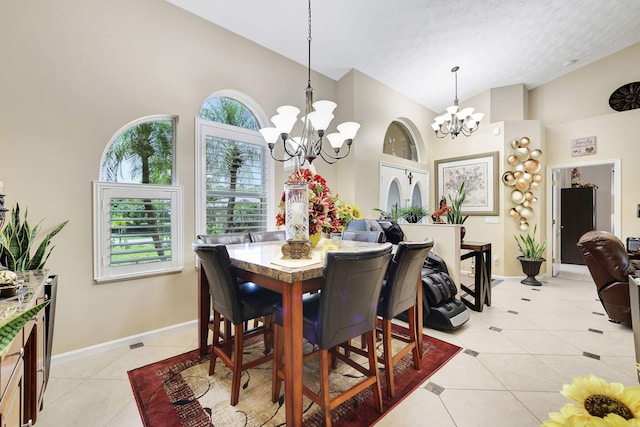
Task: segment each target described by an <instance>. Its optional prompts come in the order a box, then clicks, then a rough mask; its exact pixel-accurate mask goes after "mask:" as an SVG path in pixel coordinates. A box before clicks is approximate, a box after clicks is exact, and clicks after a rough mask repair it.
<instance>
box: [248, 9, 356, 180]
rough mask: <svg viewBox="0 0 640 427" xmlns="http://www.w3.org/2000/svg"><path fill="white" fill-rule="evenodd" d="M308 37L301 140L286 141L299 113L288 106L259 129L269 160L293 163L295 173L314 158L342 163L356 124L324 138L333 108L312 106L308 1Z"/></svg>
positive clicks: (344, 125) (320, 104)
mask: <svg viewBox="0 0 640 427" xmlns="http://www.w3.org/2000/svg"><path fill="white" fill-rule="evenodd" d="M308 22H309V35H308V37H307V42H308V44H309V56H308V58H309V63H308V74H307V88H306V89H305V91H304V93H305V100H306V102H305V110H304V115H303V116H302V117H301V118H300V120H301V121H302V124H303V125H302V136H298V137H290V134H291V130H292V129H293V126H294V125H295V124H296V122H297V120H298V114H299V113H300V109H299V108H296V107H294V106H291V105H283V106H281V107H278V108H277V109H276V111H277V112H278V114H276V115H275V116H273V117H272V118H271V122H272V123H273V124H274V125H275V127H266V128H262V129H260V133H261V134H262V137H263V138H264V140H265V141H266V142H267V145H268V147H269V151H270V153H271V157H272V158H273V159H274V160H276V161H278V162H285V161H287V160H291V159H293V160H294V161H295V164H296V169H299V168H300V167H301V166H303V165H304V164H305V163H308V164H309V165H310V164H311V163H312V162H313V160H314V159H315V158H316V157H321V158H322V160H324V161H325V162H327V163H330V164H331V163H335V162H336V161H338V160H340V159H343V158H345V157H347V156H348V155H349V153H350V152H351V144H352V143H353V138H355V136H356V133H357V132H358V129H359V128H360V124H359V123H356V122H344V123H341V124H339V125H338V126H336V129H337V130H338V132H335V133H330V134H328V135H325V132H326V130H327V128H328V127H329V123H331V120H333V117H334V115H333V110H334V109H335V108H336V107H337V105H336V103H335V102H332V101H317V102H313V88H312V87H311V0H309V21H308ZM325 136H326V139H328V140H329V144H330V145H331V147H332V148H333V153H332V152H330V151H327V150H325V149H324V147H323V145H322V144H323V138H324V137H325ZM278 138H281V141H282V147H283V150H284V154H283V158H281V159H279V158H276V157H275V156H274V154H273V149H274V148H275V146H276V142H277V141H278ZM344 144H346V146H347V151H346V153H344V154H340V149H341V148H342V146H343V145H344Z"/></svg>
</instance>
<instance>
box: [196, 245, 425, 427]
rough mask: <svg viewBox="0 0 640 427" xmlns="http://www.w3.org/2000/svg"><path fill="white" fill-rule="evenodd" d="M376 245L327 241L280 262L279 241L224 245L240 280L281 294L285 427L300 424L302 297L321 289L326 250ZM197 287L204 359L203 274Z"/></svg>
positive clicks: (207, 306) (206, 307) (206, 310)
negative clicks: (307, 255)
mask: <svg viewBox="0 0 640 427" xmlns="http://www.w3.org/2000/svg"><path fill="white" fill-rule="evenodd" d="M321 243H323V242H321ZM284 244H286V243H284ZM380 245H381V244H380V243H369V242H358V241H343V240H337V241H336V240H335V239H333V240H328V239H327V240H326V241H325V242H324V243H323V244H319V245H318V246H317V247H316V248H314V249H313V250H312V251H311V254H310V258H303V259H283V255H282V246H283V242H282V241H274V242H254V243H240V244H232V245H226V247H227V251H228V252H229V257H230V259H231V263H232V264H233V266H234V267H235V269H236V273H237V275H238V277H240V278H242V279H245V280H249V281H251V282H254V283H255V284H257V285H259V286H262V287H264V288H267V289H270V290H272V291H275V292H278V293H280V294H281V295H282V308H283V335H284V385H285V411H286V425H287V426H301V425H302V414H303V402H302V372H303V337H302V296H303V295H304V294H305V293H308V292H313V291H317V290H319V289H321V288H322V272H323V268H324V258H325V253H326V251H327V250H360V249H367V248H371V247H375V246H380ZM198 282H199V286H198V300H199V301H198V303H199V314H198V346H199V350H200V355H201V356H205V355H206V354H207V351H208V343H207V341H208V336H209V327H208V323H209V318H210V315H211V313H210V311H211V301H210V297H209V288H208V286H209V285H208V282H207V279H206V276H205V274H204V271H203V269H200V271H199V274H198ZM417 284H418V286H417V288H418V295H417V301H416V329H417V331H416V332H417V334H418V336H419V337H421V336H422V286H421V285H422V278H421V277H418V281H417ZM418 348H419V355H420V356H422V351H423V350H422V339H418Z"/></svg>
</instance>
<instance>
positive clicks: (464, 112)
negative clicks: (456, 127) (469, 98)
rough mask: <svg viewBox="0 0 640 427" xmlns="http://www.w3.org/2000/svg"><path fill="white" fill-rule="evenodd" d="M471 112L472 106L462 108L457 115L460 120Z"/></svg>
mask: <svg viewBox="0 0 640 427" xmlns="http://www.w3.org/2000/svg"><path fill="white" fill-rule="evenodd" d="M472 114H473V107H467V108H464V109H463V110H462V111H460V112H459V113H458V114H457V115H458V118H459V119H460V120H464V119H466V118H467V117H469V116H471V115H472Z"/></svg>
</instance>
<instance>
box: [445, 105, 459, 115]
mask: <svg viewBox="0 0 640 427" xmlns="http://www.w3.org/2000/svg"><path fill="white" fill-rule="evenodd" d="M457 112H458V106H457V105H452V106H451V107H447V113H449V114H451V115H454V114H455V113H457Z"/></svg>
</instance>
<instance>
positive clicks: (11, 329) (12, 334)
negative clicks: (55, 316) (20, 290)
mask: <svg viewBox="0 0 640 427" xmlns="http://www.w3.org/2000/svg"><path fill="white" fill-rule="evenodd" d="M49 302H50V301H45V302H43V303H40V304H38V305H36V306H35V307H33V308H30V309H29V310H27V311H25V312H24V313H22V314H19V315H17V316H15V317H12V318H11V319H8V320H7V321H5V322H4V323H2V324H0V356H2V355H3V354H4V353H5V351H7V349H8V348H9V347H10V346H11V344H12V343H13V341H14V340H15V339H16V337H17V336H18V334H19V333H20V330H22V327H23V326H24V325H26V324H27V322H28V321H29V320H31V319H32V318H33V316H35V315H36V314H37V313H38V312H39V311H40V310H42V309H43V308H45V307H46V306H47V305H48V304H49Z"/></svg>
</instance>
